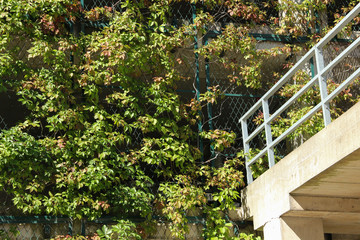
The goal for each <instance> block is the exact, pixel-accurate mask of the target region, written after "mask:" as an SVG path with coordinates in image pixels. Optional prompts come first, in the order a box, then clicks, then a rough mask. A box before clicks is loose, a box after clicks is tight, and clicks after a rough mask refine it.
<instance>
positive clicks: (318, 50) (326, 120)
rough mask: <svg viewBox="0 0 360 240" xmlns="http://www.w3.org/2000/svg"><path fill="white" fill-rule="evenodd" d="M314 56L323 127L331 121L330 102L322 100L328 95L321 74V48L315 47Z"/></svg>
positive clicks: (322, 60) (322, 57) (322, 64)
mask: <svg viewBox="0 0 360 240" xmlns="http://www.w3.org/2000/svg"><path fill="white" fill-rule="evenodd" d="M315 57H316V67H317V73H318V76H319V89H320V96H321V105H322V110H323V118H324V125H325V127H326V126H327V125H329V124H330V123H331V114H330V104H329V103H328V102H324V99H325V98H326V97H327V96H328V92H327V83H326V78H325V77H324V76H322V71H323V69H324V65H325V64H324V55H323V50H322V48H319V47H316V48H315Z"/></svg>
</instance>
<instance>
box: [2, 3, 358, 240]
mask: <svg viewBox="0 0 360 240" xmlns="http://www.w3.org/2000/svg"><path fill="white" fill-rule="evenodd" d="M273 2H276V1H264V0H254V1H253V3H254V4H256V5H258V6H259V7H260V9H261V10H262V11H265V12H266V14H267V16H269V17H278V15H279V11H278V10H277V9H276V8H275V7H274V5H273V4H274V3H273ZM350 2H351V1H350V0H348V1H345V0H334V1H331V2H330V3H329V4H328V7H327V21H328V24H329V26H332V25H333V24H334V22H335V20H336V19H335V17H334V14H337V13H339V14H342V12H341V11H342V10H341V9H342V8H344V7H346V6H348V5H349V3H350ZM120 3H121V2H120V1H117V0H85V2H84V9H85V10H91V9H93V8H95V7H104V6H109V7H113V8H116V9H120ZM171 7H172V16H171V18H170V21H171V24H172V25H173V26H176V27H179V26H181V25H186V24H190V23H191V22H192V21H193V14H194V9H193V8H192V5H191V4H190V3H189V1H175V2H174V3H172V5H171ZM197 7H199V6H197ZM200 7H201V6H200ZM204 9H205V8H204ZM209 11H210V10H209ZM210 13H212V14H214V15H215V22H217V23H220V24H218V25H219V26H220V27H219V26H213V27H212V28H210V29H209V32H210V30H211V31H214V30H216V31H220V30H221V27H224V25H226V24H229V23H239V24H240V23H242V22H243V20H241V19H236V18H233V17H231V16H230V15H229V14H228V13H227V9H226V8H225V7H224V6H219V8H218V9H215V10H211V11H210ZM353 30H359V29H358V26H355V27H354V28H353ZM216 34H220V33H219V32H218V33H216ZM216 34H215V36H213V37H214V38H215V37H216ZM201 40H203V39H200V41H201ZM272 44H274V43H272ZM347 44H348V43H343V44H342V45H341V44H340V45H339V44H333V45H332V46H330V47H328V55H326V59H325V60H326V62H329V61H330V60H331V59H333V57H332V56H335V55H336V54H337V52H338V51H340V50H341V49H343V48H344V47H345V46H346V45H347ZM13 45H14V47H16V48H17V50H18V54H19V58H20V59H21V60H24V61H26V59H27V50H28V49H29V47H30V45H29V43H28V42H27V41H26V40H24V39H20V38H18V39H15V41H13ZM194 46H195V42H194V43H191V44H189V48H187V49H186V48H184V49H177V50H175V52H174V55H175V58H177V59H180V60H181V61H182V62H183V64H181V65H179V66H178V70H179V71H180V72H181V73H182V75H183V76H184V81H182V82H180V83H178V87H177V92H178V93H179V95H180V97H181V98H182V99H183V100H184V101H188V100H190V99H192V98H196V94H195V92H196V91H197V90H198V91H200V92H202V93H204V92H205V91H207V87H212V86H217V85H219V87H220V90H221V91H222V92H223V97H222V98H221V99H219V100H218V102H217V103H216V104H214V105H212V106H211V107H210V108H204V109H203V113H202V115H203V121H202V125H203V129H222V130H226V131H233V132H235V133H236V136H237V137H236V141H235V144H234V145H233V146H232V147H231V148H229V149H227V150H226V151H225V152H223V153H221V154H220V153H218V154H219V155H218V157H219V159H220V162H221V161H224V160H225V159H226V158H231V157H234V156H235V155H236V153H237V152H239V151H241V150H242V148H243V143H242V135H241V126H240V124H239V123H238V121H239V119H240V117H241V116H242V115H243V114H244V113H245V112H246V111H248V110H249V109H250V108H251V107H252V106H253V105H254V103H255V102H256V101H257V100H258V99H259V98H260V97H261V94H262V93H263V92H264V89H262V90H261V91H251V90H249V89H246V88H244V87H239V86H238V85H236V84H234V83H230V82H228V80H226V76H227V73H226V72H225V71H224V69H222V67H221V66H220V65H218V64H217V63H216V62H211V63H206V61H205V60H204V59H201V58H200V59H198V60H197V59H196V58H195V56H194V54H193V48H194ZM359 59H360V54H359V51H356V52H355V53H354V54H353V56H351V57H350V58H347V59H345V60H344V62H343V63H341V64H340V65H339V66H338V67H337V68H335V69H334V70H333V71H332V72H331V74H332V75H331V77H330V78H329V80H328V81H329V82H330V81H334V82H336V83H337V82H340V81H341V80H343V79H344V78H346V76H348V75H349V74H351V73H352V72H353V69H354V68H358V67H359V66H360V64H359V62H360V61H359ZM273 60H274V59H273ZM29 64H30V66H31V67H34V68H37V67H39V68H40V67H41V61H37V60H36V59H35V60H33V61H31V62H29ZM196 64H198V65H199V68H197V66H196ZM206 64H209V65H208V66H209V73H208V75H207V73H206V70H205V67H206ZM283 64H284V59H281V58H280V59H275V60H274V61H272V62H271V64H270V63H269V64H267V65H265V67H267V68H268V69H270V68H271V69H273V68H274V66H275V65H276V66H278V67H279V66H282V65H283ZM343 69H346V71H343ZM197 74H198V76H199V81H200V89H197V86H196V75H197ZM19 77H20V76H19ZM262 77H263V78H264V79H267V78H271V77H272V76H270V74H269V72H267V71H264V74H263V76H262ZM354 94H356V95H359V92H356V91H355V92H354ZM1 97H4V99H3V102H9V103H11V104H13V103H14V102H16V101H15V99H16V95H15V94H14V93H8V94H7V95H5V94H2V96H1ZM282 101H283V99H281V98H274V99H272V100H271V102H270V105H271V108H272V109H276V108H277V106H279V104H281V102H282ZM11 104H9V105H8V106H1V107H0V131H1V130H3V129H7V128H9V127H11V126H12V125H14V124H15V123H16V122H17V121H19V120H21V119H22V118H23V116H24V114H23V112H24V111H23V109H21V107H20V106H19V105H18V104H15V105H14V106H15V108H14V106H13V105H11ZM344 106H345V107H346V108H348V107H349V105H346V103H344ZM9 108H12V110H10V109H9ZM109 108H110V112H112V113H117V112H118V111H119V110H118V109H117V108H116V106H113V105H109ZM14 109H15V110H14ZM14 112H18V113H14ZM271 112H274V110H272V111H271ZM259 114H261V112H260V111H257V112H255V113H254V116H253V117H251V119H254V118H255V117H256V116H257V115H259ZM249 124H250V126H249V130H250V131H251V130H254V129H255V128H256V127H257V125H256V124H255V122H254V121H251V122H250V123H249ZM263 135H264V134H260V136H259V137H257V138H255V139H254V140H253V142H252V144H251V147H253V148H256V147H261V146H263V145H265V142H264V138H263ZM131 138H132V139H133V144H140V143H141V141H142V139H143V134H142V132H141V131H140V130H138V129H134V131H132V133H131ZM206 144H209V143H207V142H205V145H206ZM286 144H287V143H286V142H283V144H280V146H279V149H278V152H281V153H283V154H285V153H286V151H288V148H287V146H286ZM205 151H207V153H204V154H207V155H208V156H209V155H210V154H214V153H211V149H210V147H208V146H207V147H205ZM157 167H158V166H154V165H151V166H148V165H146V166H143V170H144V171H146V172H148V173H149V174H150V173H153V174H154V175H153V177H155V172H156V168H157ZM154 189H157V188H156V187H154ZM154 194H156V192H154ZM14 213H17V212H16V210H9V211H2V214H3V215H7V216H5V217H0V239H4V240H8V239H50V238H54V237H55V236H59V235H63V236H65V235H67V234H82V233H84V232H85V234H86V235H91V234H93V233H95V232H96V230H97V229H99V228H101V227H102V226H103V225H104V224H110V225H111V224H114V223H111V222H110V223H109V222H106V221H98V222H86V224H85V225H82V224H81V223H79V222H76V223H74V222H72V221H71V220H70V219H68V218H64V219H60V220H59V219H57V220H54V219H53V218H50V219H46V218H40V219H39V218H38V217H27V218H26V217H19V218H17V217H15V218H14V217H10V215H11V214H14ZM17 214H18V213H17ZM83 227H85V229H82V228H83ZM204 227H205V226H204V224H203V223H201V222H200V223H199V222H194V223H190V224H189V229H190V231H189V234H188V235H187V236H186V239H201V238H200V237H199V236H200V235H201V234H200V232H201V230H202V229H203V228H204ZM147 239H172V236H171V232H170V230H169V225H168V223H166V222H162V221H158V223H157V225H156V226H155V228H154V231H153V233H152V234H150V235H149V236H147Z"/></svg>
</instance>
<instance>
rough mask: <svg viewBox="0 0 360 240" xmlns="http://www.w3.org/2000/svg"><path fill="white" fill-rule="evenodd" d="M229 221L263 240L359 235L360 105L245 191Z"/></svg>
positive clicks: (315, 239)
mask: <svg viewBox="0 0 360 240" xmlns="http://www.w3.org/2000/svg"><path fill="white" fill-rule="evenodd" d="M232 217H233V218H237V219H239V218H240V219H242V220H245V219H252V220H253V222H254V228H255V229H263V230H264V236H265V240H270V239H274V240H282V239H286V240H296V239H304V240H312V239H314V240H317V239H322V240H323V239H324V233H336V234H360V103H358V104H356V105H355V106H353V107H352V108H351V109H350V110H348V111H347V112H346V113H344V114H343V115H342V116H340V117H339V118H338V119H336V120H335V121H334V122H332V123H331V124H330V125H328V126H327V127H326V128H324V129H323V130H322V131H320V132H319V133H317V134H316V135H315V136H313V137H312V138H310V139H309V140H308V141H306V142H305V143H304V144H303V145H301V146H300V147H299V148H297V149H295V150H294V151H293V152H291V153H290V154H289V155H288V156H286V157H285V158H284V159H282V160H281V161H280V162H279V163H277V164H276V165H275V166H274V167H272V168H270V169H269V170H268V171H266V172H265V173H264V174H262V175H261V176H260V177H259V178H257V179H256V180H255V181H254V182H253V183H251V184H250V185H249V186H247V188H246V189H244V190H243V192H242V207H241V209H239V210H237V211H236V213H233V216H232Z"/></svg>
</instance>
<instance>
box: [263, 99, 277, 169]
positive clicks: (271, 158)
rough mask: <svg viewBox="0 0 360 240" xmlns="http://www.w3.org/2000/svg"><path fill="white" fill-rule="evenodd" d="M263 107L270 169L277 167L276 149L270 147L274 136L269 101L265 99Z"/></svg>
mask: <svg viewBox="0 0 360 240" xmlns="http://www.w3.org/2000/svg"><path fill="white" fill-rule="evenodd" d="M261 101H262V107H263V113H264V123H265V137H266V147H267V153H268V161H269V168H271V167H272V166H274V165H275V156H274V148H273V147H271V148H270V147H269V145H270V144H271V143H272V134H271V123H270V122H268V121H269V117H270V110H269V101H268V99H263V100H261Z"/></svg>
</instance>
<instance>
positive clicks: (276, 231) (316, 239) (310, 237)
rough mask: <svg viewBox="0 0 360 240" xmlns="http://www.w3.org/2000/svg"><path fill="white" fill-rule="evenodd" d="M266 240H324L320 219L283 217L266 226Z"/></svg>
mask: <svg viewBox="0 0 360 240" xmlns="http://www.w3.org/2000/svg"><path fill="white" fill-rule="evenodd" d="M264 237H265V240H324V229H323V223H322V220H321V219H320V218H301V217H282V218H276V219H272V220H271V221H269V222H267V223H266V224H265V226H264Z"/></svg>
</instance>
